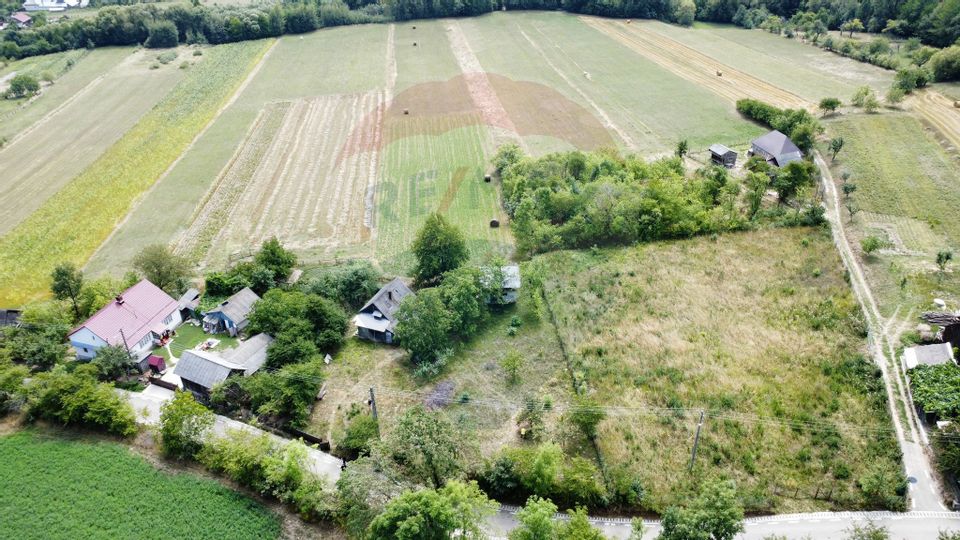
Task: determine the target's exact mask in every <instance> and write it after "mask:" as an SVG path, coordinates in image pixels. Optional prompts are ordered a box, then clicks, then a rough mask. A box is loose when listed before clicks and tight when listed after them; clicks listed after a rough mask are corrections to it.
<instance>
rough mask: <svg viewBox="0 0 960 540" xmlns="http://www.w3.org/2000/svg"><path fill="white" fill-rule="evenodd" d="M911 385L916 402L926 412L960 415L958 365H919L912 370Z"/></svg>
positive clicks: (943, 416)
mask: <svg viewBox="0 0 960 540" xmlns="http://www.w3.org/2000/svg"><path fill="white" fill-rule="evenodd" d="M910 386H911V389H912V390H913V401H914V403H916V404H917V405H919V406H920V407H922V408H923V410H924V412H927V413H933V414H936V415H938V416H939V417H940V418H955V417H956V416H958V415H960V368H958V367H957V366H956V365H954V364H951V363H948V364H943V365H939V366H927V365H920V366H917V367H915V368H913V369H911V370H910Z"/></svg>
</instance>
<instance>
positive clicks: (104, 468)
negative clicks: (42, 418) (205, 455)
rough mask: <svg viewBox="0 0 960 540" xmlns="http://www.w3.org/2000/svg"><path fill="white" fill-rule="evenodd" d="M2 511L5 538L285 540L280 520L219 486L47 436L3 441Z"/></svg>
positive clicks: (116, 450) (118, 450)
mask: <svg viewBox="0 0 960 540" xmlns="http://www.w3.org/2000/svg"><path fill="white" fill-rule="evenodd" d="M92 494H96V496H92ZM0 511H2V513H3V520H0V536H3V537H4V538H23V539H30V538H77V537H78V536H82V537H83V538H104V539H106V538H119V537H127V538H131V537H139V538H148V537H160V536H164V537H170V536H180V537H191V538H222V537H229V538H250V539H254V538H257V539H261V538H277V537H279V536H280V523H279V519H278V518H277V516H275V515H273V513H271V512H270V511H269V510H268V509H266V508H265V507H263V506H262V505H260V504H259V503H257V502H256V501H254V500H253V499H251V498H249V497H247V496H245V495H241V494H239V493H236V492H234V491H231V490H229V489H227V488H225V487H223V486H222V485H220V483H219V482H217V481H215V480H209V479H201V478H198V477H195V476H192V475H189V474H182V473H181V474H171V473H168V472H163V471H160V470H158V469H156V468H154V467H153V466H152V465H151V464H150V463H148V462H147V461H146V460H144V459H143V458H141V457H140V456H137V455H136V454H134V453H132V452H131V451H130V450H129V449H127V448H126V447H124V446H121V445H119V444H117V443H113V442H106V441H96V440H87V439H84V438H83V437H76V438H74V437H69V436H64V437H61V436H59V435H52V434H49V433H47V432H45V431H42V430H32V431H21V432H17V433H14V434H10V435H4V436H0ZM160 531H162V534H161V533H160ZM154 534H156V536H154Z"/></svg>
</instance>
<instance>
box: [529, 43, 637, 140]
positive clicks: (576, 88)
mask: <svg viewBox="0 0 960 540" xmlns="http://www.w3.org/2000/svg"><path fill="white" fill-rule="evenodd" d="M534 28H535V29H536V30H537V32H538V33H539V34H540V35H542V36H543V37H544V38H545V39H549V38H548V37H547V36H546V35H545V34H544V33H543V31H541V30H540V28H538V27H537V26H536V25H534ZM518 29H519V30H520V35H522V36H523V38H524V39H526V40H527V42H528V43H530V46H531V47H533V49H534V50H535V51H537V54H538V55H540V57H541V58H543V60H544V61H545V62H546V63H547V65H548V66H550V69H552V70H553V71H554V72H555V73H556V74H557V75H559V76H560V78H561V79H563V81H564V82H565V83H567V85H568V86H569V87H570V88H572V89H573V90H574V91H575V92H576V93H577V94H579V95H580V97H582V98H583V99H584V101H586V102H587V103H589V104H590V106H591V107H593V110H595V111H596V112H597V114H599V115H600V118H602V119H603V121H604V123H605V124H606V127H607V128H609V129H612V130H613V131H614V132H615V133H616V134H617V135H619V136H620V140H622V141H623V142H624V144H626V145H627V147H628V148H629V149H630V150H631V151H633V152H636V151H637V150H638V147H637V143H636V142H635V141H634V140H633V138H632V137H630V135H629V134H627V132H626V131H624V130H623V129H622V128H621V127H620V126H618V125H617V124H616V123H614V121H613V119H612V118H610V115H608V114H607V111H605V110H603V108H602V107H600V105H598V104H597V102H596V101H594V100H593V99H591V98H590V96H588V95H587V93H586V92H584V91H583V90H582V89H581V88H580V87H579V86H577V85H576V84H574V83H573V81H572V80H570V78H569V77H567V75H566V74H565V73H563V72H562V71H560V69H559V68H558V67H557V65H556V64H554V63H553V61H552V60H550V58H548V57H547V55H546V53H545V52H544V51H543V49H541V48H540V45H538V44H537V43H536V42H535V41H534V40H532V39H530V36H528V35H527V33H526V32H524V31H523V30H522V29H520V28H519V25H518ZM550 41H551V42H553V44H554V46H555V47H556V48H558V49H560V46H559V45H557V44H556V42H554V41H553V40H550ZM561 52H562V49H561ZM564 54H566V53H564ZM570 61H571V62H574V63H576V61H574V60H573V59H572V58H571V59H570ZM577 65H578V67H579V64H577ZM584 72H586V70H584ZM641 125H643V123H642V122H641ZM644 127H646V125H644Z"/></svg>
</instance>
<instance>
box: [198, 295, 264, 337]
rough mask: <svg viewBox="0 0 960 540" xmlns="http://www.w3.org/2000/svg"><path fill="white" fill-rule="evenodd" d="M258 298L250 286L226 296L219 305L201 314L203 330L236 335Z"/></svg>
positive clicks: (247, 319) (242, 328)
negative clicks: (228, 296)
mask: <svg viewBox="0 0 960 540" xmlns="http://www.w3.org/2000/svg"><path fill="white" fill-rule="evenodd" d="M258 300H260V297H259V296H257V293H255V292H253V290H252V289H250V287H244V288H243V290H241V291H240V292H238V293H236V294H234V295H233V296H231V297H230V298H227V299H226V300H224V301H223V302H220V305H219V306H217V307H215V308H213V309H211V310H210V311H208V312H206V313H204V314H203V330H204V331H205V332H209V333H211V334H222V333H227V334H230V335H231V336H236V335H237V334H239V333H240V332H242V331H243V330H244V329H245V328H246V327H247V324H248V323H249V322H250V320H249V317H250V312H251V311H253V305H254V304H256V303H257V301H258Z"/></svg>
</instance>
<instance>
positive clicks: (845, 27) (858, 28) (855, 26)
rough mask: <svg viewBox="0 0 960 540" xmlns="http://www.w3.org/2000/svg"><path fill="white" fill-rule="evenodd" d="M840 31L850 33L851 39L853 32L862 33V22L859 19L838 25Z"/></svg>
mask: <svg viewBox="0 0 960 540" xmlns="http://www.w3.org/2000/svg"><path fill="white" fill-rule="evenodd" d="M840 30H841V31H842V32H850V37H851V38H853V33H854V32H863V30H864V27H863V22H862V21H860V19H851V20H849V21H847V22H845V23H843V24H841V25H840Z"/></svg>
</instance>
